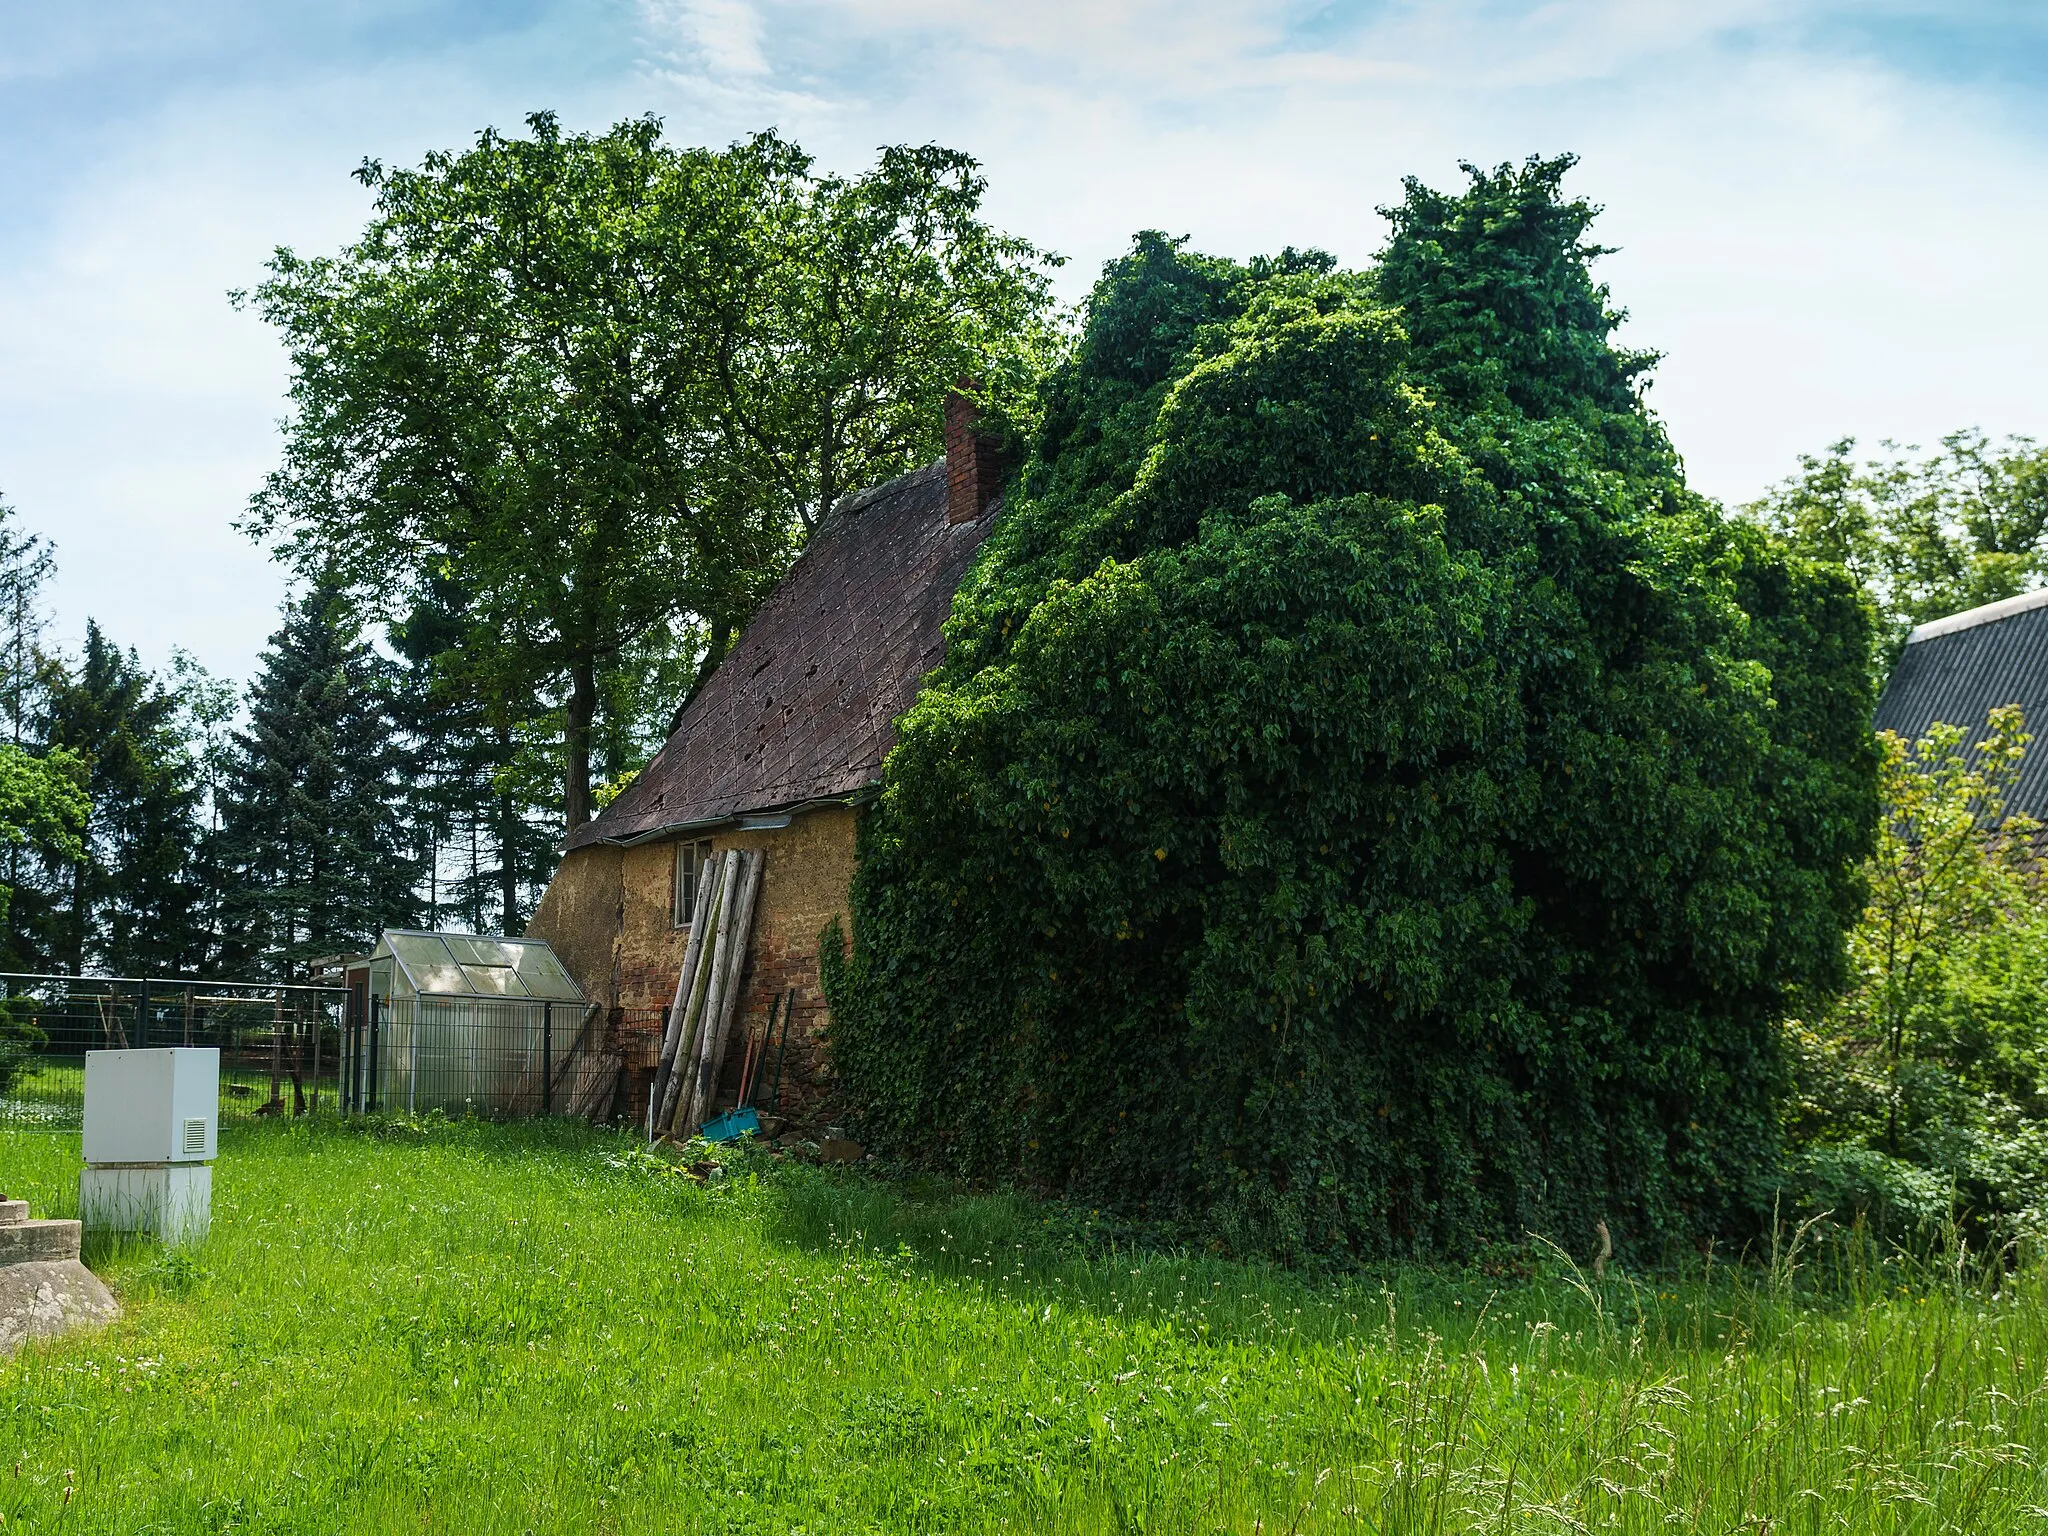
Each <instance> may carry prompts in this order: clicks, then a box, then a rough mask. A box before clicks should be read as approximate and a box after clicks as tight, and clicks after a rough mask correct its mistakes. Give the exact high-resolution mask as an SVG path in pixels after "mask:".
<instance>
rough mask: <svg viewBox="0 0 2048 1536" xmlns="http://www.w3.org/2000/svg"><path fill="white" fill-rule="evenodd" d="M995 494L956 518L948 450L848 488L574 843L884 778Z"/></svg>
mask: <svg viewBox="0 0 2048 1536" xmlns="http://www.w3.org/2000/svg"><path fill="white" fill-rule="evenodd" d="M999 505H1000V503H991V504H990V505H989V507H988V508H987V510H985V511H984V512H983V513H982V515H981V516H980V517H979V518H978V519H976V520H975V521H974V522H971V523H959V524H949V523H948V522H947V521H946V474H945V465H944V463H943V462H941V463H938V464H933V465H929V466H927V467H926V468H924V469H920V470H915V471H913V472H912V473H910V474H908V475H905V476H903V477H902V478H901V479H897V480H891V481H890V482H889V483H888V484H886V485H880V486H876V487H875V488H874V489H872V490H868V491H863V492H861V493H860V494H859V495H857V496H850V497H848V498H847V499H846V500H844V501H842V502H841V503H840V504H839V505H838V506H837V507H835V508H834V509H833V511H832V514H831V516H830V517H828V518H827V519H826V520H825V521H824V523H822V524H821V525H820V526H819V527H818V529H817V531H816V532H814V533H813V534H812V535H811V538H810V542H809V544H808V545H807V546H806V547H805V549H804V552H803V554H802V555H801V556H799V557H798V559H797V562H796V564H795V565H793V566H791V567H790V571H789V574H788V575H787V576H785V577H783V579H782V582H781V584H780V585H779V586H777V587H776V589H775V590H774V592H772V593H771V594H769V597H768V600H767V601H766V602H765V603H763V604H762V605H761V611H760V612H759V613H757V614H755V615H754V619H753V622H752V623H750V624H748V625H747V628H746V631H745V633H743V634H742V635H741V636H740V638H739V642H738V644H736V645H735V646H734V647H733V648H732V652H731V654H729V655H728V656H727V657H726V658H725V660H724V661H723V662H722V663H720V665H719V668H718V670H717V671H716V672H714V673H713V674H712V675H711V679H710V681H709V682H707V683H705V685H704V688H703V691H702V692H701V693H699V694H698V695H697V697H696V698H695V699H693V700H691V701H690V707H689V708H688V709H687V710H685V711H684V712H683V717H682V719H681V720H680V721H678V722H677V724H676V729H675V731H674V733H673V734H671V735H670V737H669V739H668V742H667V744H666V745H665V746H663V747H662V749H661V751H659V752H658V753H656V754H655V756H654V760H653V761H652V762H650V763H649V764H648V765H647V767H646V768H645V769H643V770H642V771H641V773H640V776H639V777H638V778H637V779H635V780H634V781H633V782H632V783H631V784H629V785H628V786H627V787H626V789H625V790H624V792H623V793H621V794H620V795H619V797H618V799H616V800H614V801H613V802H612V803H611V804H610V805H609V806H607V807H605V811H604V814H603V815H601V816H599V817H598V818H597V819H596V820H595V821H590V822H586V823H585V824H584V825H583V826H581V827H578V828H577V829H576V830H575V831H574V832H572V833H570V834H569V838H568V846H569V847H571V848H580V847H582V846H584V845H585V844H588V843H596V842H632V841H635V840H637V839H642V838H649V837H657V836H660V835H662V834H663V833H665V832H669V831H675V830H680V829H683V828H686V827H696V826H710V825H715V824H717V823H718V822H721V821H726V820H729V819H731V818H733V817H736V816H745V815H755V814H763V813H769V812H774V811H780V810H787V809H789V808H791V807H793V806H800V805H805V804H809V803H812V802H814V801H821V800H841V799H845V798H847V797H848V796H851V795H854V794H857V793H859V792H861V791H863V790H865V789H866V788H868V787H869V786H870V785H873V784H875V783H876V782H878V781H879V780H880V778H881V773H882V759H883V757H884V756H885V755H887V753H888V751H889V748H890V747H892V746H894V745H895V742H896V717H897V716H898V715H900V714H902V713H903V711H904V710H906V709H908V708H909V707H910V702H911V700H912V699H914V698H915V697H916V696H917V687H918V684H919V683H920V682H921V681H923V679H924V675H925V674H926V673H927V672H929V671H931V669H932V668H933V667H935V666H937V665H938V663H939V660H940V658H941V657H942V656H943V654H944V652H945V644H946V641H945V634H944V626H945V622H946V616H947V615H948V614H949V613H951V612H952V610H953V591H954V589H955V588H956V587H958V586H959V585H960V579H961V577H963V576H965V575H966V574H967V567H968V565H969V563H970V562H971V561H972V560H973V559H974V554H975V551H976V550H978V549H979V548H980V547H981V541H982V538H983V536H984V535H985V534H986V533H987V532H988V530H989V525H990V523H991V521H992V520H993V519H994V517H995V514H996V511H997V508H998V506H999Z"/></svg>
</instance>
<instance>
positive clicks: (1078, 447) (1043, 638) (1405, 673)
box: [827, 161, 1875, 1257]
mask: <svg viewBox="0 0 2048 1536" xmlns="http://www.w3.org/2000/svg"><path fill="white" fill-rule="evenodd" d="M1563 168H1564V163H1563V162H1541V161H1532V162H1531V163H1530V164H1529V165H1528V166H1526V167H1524V168H1522V169H1520V170H1515V169H1512V168H1503V169H1502V170H1500V171H1498V172H1495V173H1492V174H1482V173H1479V172H1476V171H1475V172H1473V173H1472V186H1471V188H1470V190H1469V191H1468V192H1467V193H1466V194H1465V195H1464V196H1463V197H1462V198H1457V199H1451V198H1443V197H1439V196H1437V195H1436V194H1433V193H1429V192H1428V191H1427V190H1426V189H1423V188H1421V187H1419V186H1416V185H1411V186H1410V189H1409V197H1408V202H1407V204H1406V205H1405V206H1404V207H1403V208H1402V209H1400V210H1396V211H1395V213H1394V223H1395V235H1394V239H1393V241H1392V243H1391V244H1390V246H1389V248H1388V251H1387V253H1386V255H1385V257H1384V259H1383V261H1382V263H1381V264H1380V266H1379V267H1378V268H1377V269H1376V270H1375V271H1373V272H1370V273H1364V274H1353V273H1344V272H1339V271H1337V270H1335V269H1334V266H1333V264H1332V263H1331V262H1329V260H1328V259H1327V258H1324V257H1318V256H1315V255H1312V254H1311V255H1301V254H1299V253H1288V254H1287V255H1286V256H1283V257H1282V258H1280V259H1278V260H1274V261H1268V262H1261V263H1256V264H1253V265H1250V266H1243V267H1239V266H1235V265H1233V264H1231V263H1227V262H1221V261H1217V260H1214V259H1212V258H1203V257H1197V256H1193V255H1190V254H1188V253H1187V252H1185V251H1184V250H1182V249H1180V248H1179V247H1178V246H1176V245H1175V244H1174V243H1173V242H1170V241H1167V240H1164V239H1162V238H1160V237H1158V236H1151V235H1148V236H1141V237H1140V238H1139V240H1138V242H1137V243H1136V245H1135V246H1134V248H1133V250H1132V252H1131V253H1130V254H1129V255H1128V256H1127V257H1125V258H1123V259H1122V260H1120V261H1118V262H1115V263H1112V264H1111V265H1110V267H1109V269H1108V270H1107V271H1106V272H1105V275H1104V279H1103V281H1102V283H1101V284H1100V285H1099V286H1098V288H1097V290H1096V292H1095V295H1094V297H1093V299H1092V301H1091V303H1090V306H1089V310H1088V314H1087V323H1086V327H1085V330H1084V332H1083V335H1082V336H1081V338H1080V341H1079V343H1078V345H1077V348H1076V350H1075V352H1074V354H1073V356H1072V357H1071V359H1070V360H1069V361H1068V362H1067V363H1066V364H1065V365H1064V366H1063V367H1062V369H1061V370H1060V371H1059V372H1058V373H1057V374H1056V376H1055V377H1054V378H1053V379H1052V380H1051V381H1050V382H1049V384H1048V387H1047V390H1046V400H1047V404H1046V408H1045V411H1044V417H1043V419H1044V426H1043V428H1042V431H1041V433H1040V435H1039V437H1038V440H1037V445H1036V450H1035V452H1034V454H1033V456H1032V457H1031V459H1030V460H1029V461H1028V462H1027V464H1026V466H1025V468H1024V470H1023V472H1022V475H1021V479H1020V483H1019V486H1018V488H1017V490H1016V492H1015V493H1014V494H1013V497H1012V501H1011V505H1010V507H1009V509H1008V511H1007V512H1006V513H1005V515H1004V516H1003V518H1002V519H1000V520H999V522H998V524H997V527H996V528H995V530H994V531H993V533H992V534H991V535H990V538H989V542H988V546H987V549H986V551H985V553H984V555H983V557H982V559H981V561H980V562H979V564H978V566H977V567H976V569H975V571H974V572H973V573H972V574H971V575H970V576H969V578H968V580H967V581H966V582H965V583H964V584H963V586H962V588H961V590H960V593H959V594H958V596H957V598H956V600H955V604H954V610H953V617H952V621H951V626H950V628H949V632H948V633H949V638H950V651H949V654H948V658H947V660H946V661H945V663H944V664H943V665H942V666H941V668H940V669H939V670H938V671H937V672H936V673H935V674H933V676H932V677H931V678H930V679H929V680H928V682H927V684H926V687H925V689H924V691H923V693H922V694H921V695H920V697H919V699H918V701H917V703H916V704H915V706H914V707H913V708H912V709H911V711H910V712H909V713H908V715H907V716H906V717H905V718H904V720H903V721H902V722H901V727H900V733H899V743H898V745H897V747H896V749H895V751H894V753H893V754H892V756H891V758H890V760H889V762H888V765H887V768H886V772H885V788H884V792H883V795H882V798H881V801H880V803H879V804H878V806H877V807H876V808H875V810H874V812H873V813H872V814H871V815H870V816H869V817H868V818H867V820H866V823H865V826H864V829H863V834H862V837H863V841H862V847H861V862H860V870H859V874H858V876H857V879H856V882H855V889H854V901H853V931H852V936H851V937H852V948H851V954H850V956H849V957H848V958H846V959H845V960H844V961H843V962H842V961H840V960H838V958H837V953H836V946H833V945H828V946H827V956H828V967H827V970H828V975H827V985H828V990H829V992H830V994H831V996H832V1001H833V1020H834V1022H833V1045H834V1059H835V1063H836V1064H837V1067H838V1070H839V1072H840V1074H841V1078H842V1082H843V1086H844V1087H845V1089H846V1091H847V1093H848V1095H849V1097H850V1099H851V1101H852V1102H853V1103H854V1104H855V1105H856V1106H858V1109H859V1112H860V1114H861V1116H862V1125H863V1133H864V1135H865V1136H866V1137H867V1138H869V1139H871V1140H873V1141H874V1142H876V1143H877V1144H879V1145H880V1146H882V1147H884V1148H886V1149H888V1150H891V1151H894V1152H899V1153H902V1154H904V1155H906V1156H910V1157H915V1158H920V1159H925V1160H928V1161H930V1162H932V1163H934V1164H937V1165H939V1166H942V1167H945V1168H948V1169H951V1170H954V1171H957V1172H960V1173H965V1174H968V1175H971V1176H975V1177H984V1178H1006V1177H1021V1178H1023V1179H1026V1180H1028V1181H1031V1182H1033V1183H1035V1184H1038V1185H1041V1186H1045V1187H1049V1188H1053V1189H1058V1190H1061V1191H1065V1192H1068V1193H1071V1194H1073V1195H1074V1196H1075V1197H1077V1198H1080V1199H1084V1200H1086V1201H1088V1202H1090V1203H1098V1204H1101V1205H1103V1206H1106V1207H1110V1208H1113V1209H1116V1210H1118V1211H1120V1212H1123V1213H1125V1214H1126V1215H1128V1216H1132V1217H1135V1218H1138V1219H1142V1220H1146V1221H1153V1222H1159V1223H1163V1224H1165V1225H1167V1226H1169V1227H1170V1228H1173V1229H1175V1230H1179V1231H1183V1232H1188V1233H1190V1234H1193V1235H1196V1236H1198V1237H1200V1238H1201V1239H1203V1240H1206V1241H1208V1242H1211V1243H1214V1244H1218V1245H1221V1246H1223V1247H1225V1248H1227V1249H1230V1250H1232V1251H1240V1252H1268V1253H1275V1254H1279V1255H1282V1256H1286V1257H1301V1256H1304V1255H1308V1254H1314V1253H1336V1254H1346V1255H1370V1254H1377V1253H1386V1252H1390V1251H1392V1252H1425V1251H1435V1252H1468V1251H1471V1250H1472V1249H1474V1248H1475V1247H1476V1246H1478V1245H1479V1244H1481V1243H1484V1242H1486V1241H1489V1240H1496V1239H1501V1238H1508V1239H1519V1238H1520V1236H1521V1235H1522V1233H1523V1232H1524V1231H1526V1230H1531V1229H1533V1230H1539V1231H1556V1232H1562V1233H1565V1234H1568V1235H1571V1236H1572V1237H1573V1239H1574V1240H1576V1239H1577V1238H1578V1237H1579V1236H1583V1235H1588V1234H1590V1233H1591V1232H1592V1230H1593V1228H1594V1224H1595V1222H1596V1221H1598V1220H1603V1219H1604V1220H1606V1221H1607V1222H1608V1223H1609V1224H1610V1227H1611V1228H1612V1229H1613V1230H1614V1231H1615V1232H1616V1234H1617V1238H1618V1240H1619V1241H1621V1242H1622V1243H1623V1245H1624V1247H1626V1248H1632V1249H1635V1250H1637V1251H1643V1250H1656V1249H1658V1248H1660V1247H1661V1246H1662V1245H1664V1244H1666V1243H1668V1242H1672V1241H1677V1240H1683V1239H1692V1238H1698V1237H1704V1236H1707V1235H1710V1234H1713V1233H1717V1232H1727V1231H1730V1230H1740V1229H1744V1228H1746V1227H1748V1226H1749V1225H1750V1224H1752V1223H1753V1222H1754V1221H1755V1220H1756V1219H1757V1217H1758V1215H1759V1213H1760V1211H1767V1210H1768V1202H1769V1185H1770V1172H1771V1170H1772V1169H1773V1168H1774V1166H1775V1162H1776V1156H1777V1150H1778V1145H1777V1127H1778V1095H1779V1090H1780V1084H1781V1081H1782V1068H1781V1061H1780V1057H1779V1053H1778V1044H1777V1034H1776V1029H1775V1020H1776V1017H1777V1016H1778V1014H1779V1013H1780V1012H1781V1010H1782V1009H1783V1007H1784V1005H1785V999H1786V996H1787V994H1788V991H1789V990H1790V989H1792V988H1795V987H1799V986H1807V987H1825V986H1827V985H1829V984H1831V983H1832V982H1833V981H1834V980H1835V979H1837V978H1838V976H1839V974H1840V970H1841V934H1842V930H1843V928H1844V927H1845V926H1846V925H1847V924H1848V923H1849V922H1850V921H1851V920H1852V919H1853V917H1854V914H1855V911H1856V909H1857V905H1858V897H1857V892H1856V887H1855V877H1854V868H1855V865H1856V863H1857V861H1858V860H1859V859H1860V858H1861V856H1862V855H1863V853H1864V852H1865V851H1866V849H1867V847H1868V841H1869V836H1870V825H1871V820H1872V817H1873V814H1874V804H1875V801H1874V793H1873V775H1874V762H1873V758H1872V754H1871V752H1870V749H1869V745H1868V732H1867V727H1866V722H1867V719H1868V713H1869V709H1870V706H1871V697H1870V690H1869V680H1868V647H1869V643H1870V629H1869V620H1868V616H1867V614H1866V612H1865V610H1864V609H1863V607H1862V606H1861V604H1860V603H1859V602H1858V600H1857V598H1856V595H1855V593H1854V591H1853V589H1852V588H1851V587H1850V586H1849V584H1848V583H1847V581H1846V580H1845V579H1844V578H1843V577H1842V576H1841V575H1840V574H1839V573H1835V572H1832V571H1830V570H1829V569H1827V568H1825V567H1823V566H1821V565H1818V564H1815V563H1812V562H1808V561H1804V560H1800V559H1796V558H1792V557H1789V556H1787V555H1786V554H1785V553H1784V552H1783V551H1782V550H1781V549H1780V548H1779V547H1777V546H1776V545H1774V544H1773V543H1772V542H1771V541H1770V540H1769V539H1768V538H1766V537H1765V536H1763V535H1762V534H1760V533H1758V532H1757V531H1756V530H1755V529H1753V528H1750V527H1747V526H1744V525H1740V524H1732V523H1729V522H1727V521H1725V520H1724V519H1722V518H1721V517H1720V516H1719V515H1718V513H1717V512H1716V511H1715V510H1714V509H1713V508H1712V507H1711V506H1709V505H1707V504H1705V503H1703V502H1702V501H1700V500H1699V499H1698V498H1697V497H1694V496H1692V495H1691V494H1690V493H1689V492H1687V491H1686V489H1685V488H1684V486H1683V484H1682V482H1681V481H1680V480H1679V479H1678V477H1677V472H1676V467H1675V466H1676V459H1675V456H1674V455H1673V454H1672V452H1671V450H1670V448H1669V445H1668V443H1666V442H1665V440H1664V438H1663V434H1662V432H1661V429H1659V428H1658V426H1657V425H1656V423H1655V421H1654V420H1653V419H1652V418H1650V417H1649V416H1648V415H1647V414H1646V413H1645V412H1644V411H1643V409H1642V408H1641V406H1640V405H1639V403H1638V402H1637V400H1636V398H1635V396H1634V394H1633V393H1632V391H1631V388H1630V384H1631V381H1632V380H1633V379H1635V378H1636V376H1637V375H1638V374H1639V373H1640V372H1641V370H1642V368H1643V367H1644V366H1646V365H1647V359H1645V358H1643V357H1641V356H1639V355H1636V354H1628V353H1612V352H1610V351H1609V350H1608V344H1607V336H1608V333H1609V332H1610V331H1611V329H1612V328H1613V325H1614V324H1615V323H1616V316H1615V315H1614V314H1613V313H1612V312H1610V311H1609V310H1608V308H1607V307H1606V304H1605V294H1604V290H1601V289H1599V288H1597V287H1595V286H1594V285H1593V284H1592V283H1591V280H1590V278H1589V277H1588V275H1587V273H1586V262H1587V260H1588V259H1589V258H1590V256H1591V254H1593V252H1592V249H1591V248H1590V247H1587V246H1585V245H1584V243H1583V240H1582V236H1583V234H1584V230H1585V226H1586V222H1587V220H1588V219H1589V218H1590V217H1591V210H1589V209H1587V208H1585V206H1584V205H1582V204H1565V203H1562V202H1560V201H1559V200H1558V196H1557V178H1558V176H1559V175H1561V174H1562V170H1563ZM1411 335H1412V336H1416V337H1419V338H1422V346H1421V349H1420V350H1419V351H1418V350H1417V349H1416V348H1415V347H1414V346H1413V345H1411V342H1410V340H1409V337H1410V336H1411Z"/></svg>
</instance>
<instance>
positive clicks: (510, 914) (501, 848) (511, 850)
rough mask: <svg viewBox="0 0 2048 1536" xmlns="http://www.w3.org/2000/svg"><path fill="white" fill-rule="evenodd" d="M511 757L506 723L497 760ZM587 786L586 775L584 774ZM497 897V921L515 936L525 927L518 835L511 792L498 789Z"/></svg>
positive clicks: (505, 932) (507, 935)
mask: <svg viewBox="0 0 2048 1536" xmlns="http://www.w3.org/2000/svg"><path fill="white" fill-rule="evenodd" d="M511 760H512V732H511V729H510V728H509V727H507V726H503V725H501V726H499V727H498V761H499V762H501V763H503V762H510V761H511ZM584 782H585V784H586V786H587V785H588V783H589V775H588V773H587V772H586V774H585V775H584ZM498 899H499V901H500V903H501V906H500V909H499V910H500V914H501V917H502V921H501V922H500V924H499V928H500V931H502V932H503V933H504V935H505V937H506V938H508V939H510V938H516V937H517V936H518V934H519V933H520V931H521V930H522V929H523V928H524V927H525V919H524V916H523V914H522V913H521V912H520V910H519V836H518V826H517V823H516V820H515V818H514V816H513V812H512V792H511V790H509V789H501V790H499V791H498Z"/></svg>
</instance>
